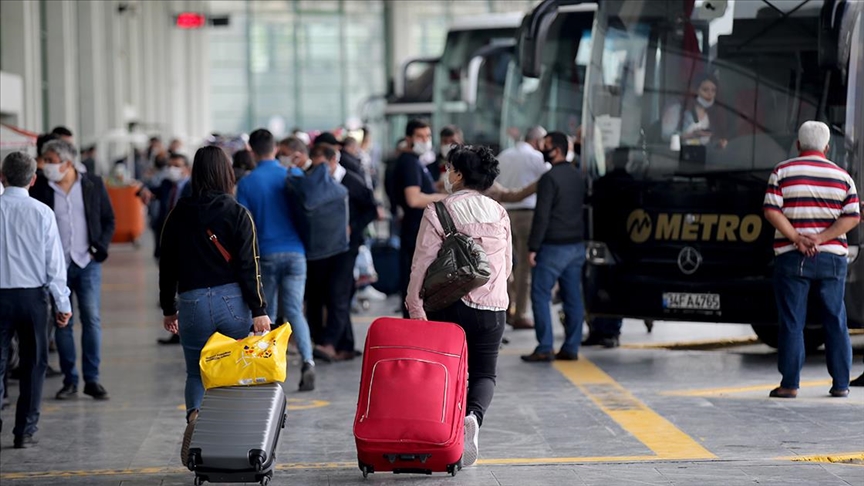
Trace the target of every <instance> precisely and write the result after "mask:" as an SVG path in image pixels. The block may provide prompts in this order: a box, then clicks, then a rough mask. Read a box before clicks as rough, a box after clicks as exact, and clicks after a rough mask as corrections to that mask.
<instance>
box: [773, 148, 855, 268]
mask: <svg viewBox="0 0 864 486" xmlns="http://www.w3.org/2000/svg"><path fill="white" fill-rule="evenodd" d="M859 205H860V201H859V199H858V194H857V192H856V190H855V182H854V181H853V180H852V178H851V177H850V176H849V174H848V173H847V172H846V171H845V170H843V169H841V168H840V167H838V166H837V165H836V164H834V163H833V162H831V161H830V160H828V159H826V158H825V156H824V155H822V153H821V152H816V151H804V152H801V155H800V156H799V157H797V158H794V159H790V160H787V161H785V162H781V163H780V164H778V165H777V167H775V168H774V172H773V173H771V177H770V178H769V179H768V190H767V191H766V192H765V202H764V206H763V207H764V209H766V210H773V211H780V212H782V213H783V215H785V216H786V218H787V219H788V220H789V222H790V223H792V227H794V228H795V230H796V231H798V232H799V233H800V234H818V233H821V232H822V231H825V230H826V229H828V228H829V227H830V226H831V225H833V224H834V223H835V222H836V221H837V220H838V219H839V218H843V217H854V218H857V217H860V214H861V209H860V208H859ZM793 250H795V245H794V244H793V243H792V242H791V241H790V240H789V239H788V238H786V237H785V236H783V234H782V233H780V231H779V230H777V231H775V232H774V254H776V255H780V254H783V253H786V252H789V251H793ZM818 250H819V251H824V252H827V253H833V254H835V255H840V256H846V255H847V254H848V253H849V250H848V246H847V243H846V236H845V235H843V236H840V237H837V238H835V239H833V240H830V241H826V242H825V243H823V244H821V245H819V247H818Z"/></svg>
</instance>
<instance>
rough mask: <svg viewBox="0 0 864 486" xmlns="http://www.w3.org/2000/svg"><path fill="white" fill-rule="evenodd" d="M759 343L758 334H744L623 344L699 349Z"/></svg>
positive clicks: (643, 346)
mask: <svg viewBox="0 0 864 486" xmlns="http://www.w3.org/2000/svg"><path fill="white" fill-rule="evenodd" d="M756 343H759V338H757V337H756V336H742V337H729V338H715V339H698V340H694V341H672V342H665V343H633V344H622V345H621V347H622V348H624V349H698V348H711V347H720V346H744V345H747V344H756Z"/></svg>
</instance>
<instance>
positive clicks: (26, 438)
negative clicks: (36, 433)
mask: <svg viewBox="0 0 864 486" xmlns="http://www.w3.org/2000/svg"><path fill="white" fill-rule="evenodd" d="M38 443H39V440H38V439H36V438H35V437H33V436H32V435H16V436H15V441H14V442H13V443H12V447H14V448H16V449H26V448H28V447H33V446H35V445H36V444H38Z"/></svg>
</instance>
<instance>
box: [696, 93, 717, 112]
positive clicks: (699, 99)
mask: <svg viewBox="0 0 864 486" xmlns="http://www.w3.org/2000/svg"><path fill="white" fill-rule="evenodd" d="M696 103H699V106H701V107H702V108H705V109H706V110H707V109H708V108H711V107H712V106H714V100H711V101H708V100H706V99H705V98H703V97H701V96H697V97H696Z"/></svg>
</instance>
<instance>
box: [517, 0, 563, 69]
mask: <svg viewBox="0 0 864 486" xmlns="http://www.w3.org/2000/svg"><path fill="white" fill-rule="evenodd" d="M559 3H560V2H559V1H558V0H545V1H544V2H543V3H541V4H540V5H538V6H537V8H535V9H534V11H533V12H531V13H530V14H529V15H526V16H525V18H524V19H523V20H522V26H521V27H520V28H519V64H520V65H521V66H522V75H523V76H527V77H529V78H539V77H540V72H541V71H542V68H543V47H544V46H545V45H546V36H547V35H549V26H551V25H552V21H553V20H555V17H556V16H557V15H558V4H559Z"/></svg>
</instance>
